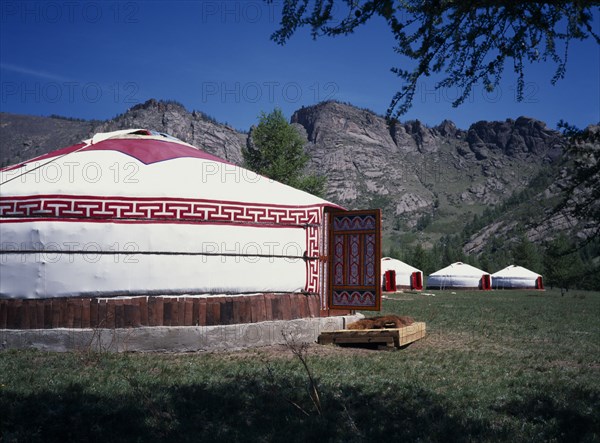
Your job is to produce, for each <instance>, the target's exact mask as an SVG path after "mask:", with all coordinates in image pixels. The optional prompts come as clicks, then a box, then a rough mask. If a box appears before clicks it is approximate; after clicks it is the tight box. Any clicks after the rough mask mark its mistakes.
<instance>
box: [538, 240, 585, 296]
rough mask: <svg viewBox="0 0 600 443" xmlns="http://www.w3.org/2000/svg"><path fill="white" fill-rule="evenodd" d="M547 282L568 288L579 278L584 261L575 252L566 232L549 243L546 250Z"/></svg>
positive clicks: (562, 288) (545, 267) (563, 288)
mask: <svg viewBox="0 0 600 443" xmlns="http://www.w3.org/2000/svg"><path fill="white" fill-rule="evenodd" d="M544 269H545V275H544V277H545V280H546V284H547V285H550V287H553V286H557V287H559V288H561V290H563V292H564V290H568V289H569V288H570V287H571V286H573V285H574V283H576V282H577V280H578V279H579V277H580V275H581V273H582V270H583V263H582V262H581V259H580V258H579V256H578V255H577V254H576V253H575V252H574V250H573V245H572V244H571V242H569V240H568V239H567V237H566V235H565V234H562V233H561V234H560V235H559V236H558V237H556V238H555V239H554V240H552V241H551V242H550V243H548V244H547V246H546V249H545V251H544Z"/></svg>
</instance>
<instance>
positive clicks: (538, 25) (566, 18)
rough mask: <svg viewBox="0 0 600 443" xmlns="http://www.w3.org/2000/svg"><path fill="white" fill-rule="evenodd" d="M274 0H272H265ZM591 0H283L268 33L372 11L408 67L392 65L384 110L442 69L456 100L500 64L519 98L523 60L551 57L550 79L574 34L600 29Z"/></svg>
mask: <svg viewBox="0 0 600 443" xmlns="http://www.w3.org/2000/svg"><path fill="white" fill-rule="evenodd" d="M266 1H267V2H269V3H272V2H273V1H274V0H266ZM595 5H597V2H594V1H564V0H556V1H550V0H549V1H533V2H511V1H490V0H477V1H471V2H466V1H462V2H461V1H441V0H317V1H314V2H311V1H310V0H286V1H284V2H283V7H282V13H281V24H280V28H279V30H277V31H276V32H275V33H273V35H272V36H271V38H272V39H273V40H274V41H275V42H277V43H279V44H285V43H286V42H287V41H288V40H289V39H290V37H291V36H292V35H293V34H294V33H295V32H296V30H297V29H298V28H301V27H305V26H308V27H310V28H311V34H312V37H313V38H315V39H316V38H317V37H320V36H338V35H348V34H351V33H353V32H354V31H355V30H356V29H357V28H358V27H360V26H362V25H364V24H365V23H366V22H368V21H369V20H370V19H371V18H373V17H376V16H379V17H381V18H383V19H384V20H385V21H386V23H387V25H388V27H389V29H390V31H391V33H392V35H393V36H394V38H395V40H396V42H397V46H396V47H395V48H394V49H395V51H396V53H397V54H399V55H400V56H403V57H405V58H407V59H409V60H411V61H412V64H411V65H412V66H413V67H412V69H405V68H403V67H394V68H392V71H393V72H394V73H395V74H397V75H398V76H399V77H400V80H401V84H402V87H401V89H400V90H399V91H398V92H397V93H396V94H395V95H394V97H393V98H392V100H391V103H390V106H389V108H388V112H387V114H388V117H397V116H399V115H402V114H404V113H406V111H407V110H408V109H409V108H410V106H411V104H412V100H413V96H414V94H415V92H416V88H417V82H418V81H419V80H420V79H421V78H422V77H428V76H429V75H431V74H433V73H442V72H444V73H445V77H444V78H443V79H442V80H441V81H440V82H438V83H437V84H436V87H437V88H444V87H455V88H456V89H457V90H459V91H461V94H459V96H458V97H457V99H456V100H455V101H454V102H453V105H454V106H458V105H460V104H461V103H462V102H464V100H465V99H466V98H467V97H468V96H469V94H470V93H471V89H472V87H473V86H474V85H475V84H477V83H479V82H481V83H483V85H484V87H485V88H486V89H487V90H488V91H492V90H493V89H494V88H495V87H497V86H498V84H499V82H500V79H501V77H502V75H503V72H504V68H505V66H506V65H509V67H510V69H511V70H514V72H516V74H517V98H518V100H522V99H523V96H524V95H523V92H524V87H525V77H524V72H525V66H526V65H528V64H531V63H535V62H547V61H550V62H552V63H554V65H555V67H556V70H555V72H554V75H553V76H552V78H551V83H552V84H555V83H556V82H557V81H558V80H559V79H561V78H563V77H564V75H565V71H566V63H567V53H568V49H569V44H570V42H571V41H573V40H584V39H587V38H589V37H593V38H594V39H595V40H596V42H598V43H599V44H600V37H599V36H598V34H596V33H595V32H594V31H593V28H592V22H593V17H592V12H593V11H594V7H595Z"/></svg>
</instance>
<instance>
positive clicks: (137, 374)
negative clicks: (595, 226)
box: [0, 291, 600, 443]
mask: <svg viewBox="0 0 600 443" xmlns="http://www.w3.org/2000/svg"><path fill="white" fill-rule="evenodd" d="M434 292H435V296H433V295H416V294H396V295H393V296H390V297H389V299H386V300H384V302H383V312H384V313H395V314H401V315H410V316H413V317H414V318H415V319H416V320H419V321H425V322H427V329H428V336H427V337H426V338H425V339H423V340H420V341H418V342H415V343H413V344H411V345H409V346H408V347H406V348H404V349H400V350H395V351H376V350H367V349H356V348H338V347H333V346H319V345H316V344H315V345H311V346H310V347H308V349H307V350H306V354H305V355H306V361H307V363H308V367H309V368H310V371H311V372H312V374H313V375H314V377H315V378H316V380H317V388H318V394H319V399H320V400H319V402H318V403H319V406H320V408H318V407H317V402H316V401H315V400H314V398H315V397H314V395H313V396H312V397H311V395H309V389H308V387H309V379H308V376H307V372H306V371H305V369H304V368H303V366H302V363H301V361H300V360H299V359H298V358H297V357H296V356H294V355H293V354H292V352H291V351H290V349H289V348H286V347H273V348H264V349H259V350H247V351H240V352H231V353H197V354H118V355H115V354H107V353H85V352H81V353H67V354H54V353H43V352H38V351H1V352H0V433H1V435H0V442H2V443H7V442H13V441H15V442H22V441H33V442H37V441H39V442H52V441H61V442H66V441H89V442H94V441H98V442H99V441H102V442H111V441H123V442H135V441H169V442H171V441H190V442H191V441H194V442H197V441H252V442H257V441H258V442H261V441H264V442H270V441H343V442H349V441H385V442H396V441H408V442H413V441H457V442H486V441H510V442H531V441H540V442H541V441H557V442H562V441H564V442H576V441H583V442H594V441H600V294H598V293H592V292H582V291H570V292H569V293H567V295H565V296H564V297H561V295H560V292H555V291H546V292H535V291H519V292H512V291H492V292H486V293H481V292H458V293H456V294H453V293H451V292H450V291H434ZM367 315H369V314H367Z"/></svg>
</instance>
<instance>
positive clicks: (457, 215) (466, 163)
mask: <svg viewBox="0 0 600 443" xmlns="http://www.w3.org/2000/svg"><path fill="white" fill-rule="evenodd" d="M292 122H293V123H294V124H296V125H298V127H299V128H300V129H301V130H302V131H305V133H306V138H307V141H308V144H307V150H308V152H309V153H310V155H311V159H312V161H311V168H312V169H313V170H315V171H316V172H318V173H320V174H323V175H325V176H327V179H328V198H330V199H332V200H335V201H337V202H339V203H340V204H343V205H345V206H347V207H349V208H361V207H365V206H378V207H383V208H384V214H385V219H386V220H385V221H386V223H384V225H385V226H386V228H387V234H388V235H389V236H391V237H394V236H397V235H401V233H402V232H406V231H410V230H411V229H412V228H415V227H417V225H418V227H419V231H420V232H419V237H420V240H421V241H422V242H425V243H427V242H433V241H435V240H436V239H438V238H439V236H440V235H442V234H447V233H451V232H456V231H457V230H460V229H461V228H462V227H463V226H464V225H465V223H466V222H467V221H468V220H469V218H470V217H471V216H473V215H475V214H481V212H482V211H483V210H484V209H485V208H486V207H489V206H490V205H498V204H500V203H501V202H503V201H504V200H506V199H508V198H509V197H510V196H511V195H513V193H515V192H517V191H519V190H521V189H523V187H525V186H527V184H528V182H529V181H530V180H531V178H533V177H534V176H536V175H537V174H539V173H540V171H542V170H544V169H545V168H547V167H548V166H549V165H551V164H553V163H554V162H555V161H556V160H557V159H558V158H559V157H560V155H561V153H562V151H563V147H564V143H565V142H564V139H563V138H562V136H561V135H560V134H559V133H558V132H556V131H553V130H551V129H548V128H547V127H546V125H545V124H544V123H542V122H540V121H537V120H534V119H531V118H526V117H520V118H518V119H517V120H506V121H504V122H483V121H482V122H477V123H475V124H473V125H472V126H471V127H470V128H469V129H468V130H466V131H465V130H461V129H458V128H457V127H456V126H455V125H454V124H453V123H452V122H451V121H448V120H446V121H443V122H442V123H441V124H440V125H438V126H436V127H432V128H429V127H427V126H426V125H424V124H423V123H421V122H419V121H418V120H417V121H409V122H393V124H391V125H388V124H387V122H386V120H385V119H384V118H383V117H381V116H378V115H376V114H374V113H373V112H371V111H369V110H363V109H357V108H355V107H352V106H349V105H346V104H341V103H336V102H327V103H321V104H319V105H317V106H312V107H309V108H303V109H300V110H298V111H296V112H295V113H294V115H293V116H292ZM394 231H396V232H394Z"/></svg>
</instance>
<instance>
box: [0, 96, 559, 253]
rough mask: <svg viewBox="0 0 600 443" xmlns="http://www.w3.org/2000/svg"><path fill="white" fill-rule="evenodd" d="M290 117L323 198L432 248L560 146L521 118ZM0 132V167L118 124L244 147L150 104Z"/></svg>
mask: <svg viewBox="0 0 600 443" xmlns="http://www.w3.org/2000/svg"><path fill="white" fill-rule="evenodd" d="M291 121H292V123H293V124H294V125H295V127H296V128H297V129H298V131H299V132H300V133H301V134H302V135H303V136H304V137H305V139H306V150H307V152H308V153H309V155H310V157H311V162H310V165H309V169H310V170H311V171H313V172H316V173H318V174H322V175H325V176H326V177H327V189H328V191H327V198H328V199H330V200H332V201H334V202H336V203H339V204H341V205H343V206H345V207H347V208H369V207H381V208H383V210H384V227H385V238H386V242H387V244H394V243H399V242H401V243H403V244H406V243H407V242H409V243H410V242H414V241H416V240H417V238H418V240H419V241H420V242H421V243H424V244H428V243H429V244H432V243H433V242H435V241H437V240H438V239H439V238H440V237H441V236H442V235H445V234H449V233H453V232H457V231H460V230H461V229H462V228H463V226H465V225H466V224H467V223H469V222H470V221H471V219H472V217H473V216H475V215H480V214H482V213H483V211H484V210H485V209H486V208H490V207H494V206H497V205H501V204H503V203H504V202H506V201H507V200H508V199H509V198H511V196H514V195H515V194H516V193H519V192H521V191H522V190H523V189H526V188H527V187H528V186H529V183H530V181H531V180H532V178H534V177H539V176H540V175H541V176H542V177H543V176H544V174H547V175H550V174H555V173H557V172H556V170H555V169H556V168H554V166H553V165H555V164H556V163H557V159H559V158H560V156H561V154H562V152H563V149H564V145H565V141H564V139H563V137H562V136H561V135H560V134H559V133H558V132H556V131H553V130H551V129H549V128H548V127H546V125H545V124H544V123H542V122H540V121H537V120H535V119H531V118H526V117H520V118H518V119H516V120H506V121H504V122H483V121H482V122H477V123H475V124H473V125H472V126H471V127H470V128H468V129H467V130H462V129H459V128H457V127H456V126H455V125H454V123H452V122H451V121H449V120H445V121H443V122H441V123H440V124H439V125H438V126H435V127H428V126H426V125H424V124H423V123H421V122H420V121H418V120H417V121H408V122H399V121H394V122H392V124H388V122H387V121H386V120H385V119H384V118H383V117H382V116H379V115H377V114H375V113H373V112H372V111H369V110H365V109H358V108H356V107H353V106H351V105H348V104H343V103H338V102H324V103H320V104H318V105H315V106H311V107H306V108H302V109H299V110H297V111H296V112H295V113H294V114H293V116H292V118H291ZM0 128H1V129H2V130H1V132H0V164H1V165H3V166H5V165H8V164H14V163H17V162H19V161H21V160H24V159H28V158H31V157H33V156H36V155H39V154H41V153H44V152H47V151H50V150H52V149H56V148H59V147H63V146H68V145H70V144H73V143H76V142H79V141H81V140H83V139H85V138H87V137H89V136H90V135H92V134H94V133H96V132H106V131H112V130H117V129H124V128H148V129H154V130H157V131H160V132H166V133H169V134H171V135H173V136H175V137H177V138H179V139H181V140H184V141H186V142H188V143H190V144H192V145H194V146H198V147H200V148H202V149H204V150H206V151H208V152H210V153H212V154H215V155H217V156H220V157H222V158H225V159H227V160H229V161H231V162H233V163H237V164H241V162H242V155H241V149H242V147H243V146H245V145H246V144H247V142H248V135H247V134H245V133H240V132H238V131H236V130H234V129H233V128H230V127H228V126H226V125H223V124H220V123H218V122H216V121H214V120H213V119H211V118H210V117H207V116H206V115H205V114H203V113H202V112H198V111H193V112H189V111H187V110H186V109H185V108H184V107H183V106H181V105H180V104H178V103H176V102H169V101H166V102H165V101H156V100H149V101H148V102H146V103H143V104H140V105H137V106H134V107H133V108H131V109H129V110H128V111H127V112H125V113H124V114H122V115H119V116H117V117H115V118H114V119H112V120H108V121H102V122H100V121H80V120H72V119H64V118H56V117H54V118H52V117H34V116H22V115H12V114H7V113H1V114H0ZM553 168H554V169H553ZM556 192H557V190H556V189H554V190H553V189H550V188H548V190H547V191H546V192H544V190H541V191H540V194H539V195H538V196H537V197H536V198H537V199H538V201H539V202H541V203H542V206H543V202H544V201H546V200H547V201H548V202H550V201H551V200H552V199H553V198H554V197H555V195H556ZM515 222H516V221H515V219H513V220H512V221H510V220H508V221H507V223H500V224H498V225H497V226H496V225H493V224H490V226H486V227H485V229H483V228H482V230H481V232H477V233H474V234H473V238H471V240H469V242H468V243H467V244H466V245H465V250H469V251H472V252H478V251H479V250H480V249H479V245H480V244H481V242H482V241H485V239H486V238H488V237H490V236H493V235H499V232H500V230H505V231H506V232H509V231H511V229H513V228H514V226H512V227H511V226H510V223H515ZM494 226H496V227H495V228H494ZM540 235H541V234H538V239H539V236H540ZM531 238H532V239H534V240H535V233H534V232H533V231H532V233H531Z"/></svg>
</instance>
